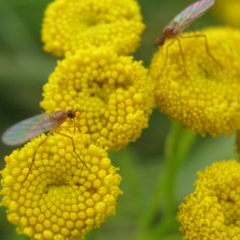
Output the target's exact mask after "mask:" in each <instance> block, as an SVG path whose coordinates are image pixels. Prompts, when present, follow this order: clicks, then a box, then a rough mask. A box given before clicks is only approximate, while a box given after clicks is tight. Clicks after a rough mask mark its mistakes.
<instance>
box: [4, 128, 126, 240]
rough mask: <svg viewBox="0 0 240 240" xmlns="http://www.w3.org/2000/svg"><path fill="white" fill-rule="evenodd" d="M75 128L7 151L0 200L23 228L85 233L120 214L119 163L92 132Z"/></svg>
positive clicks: (57, 234)
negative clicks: (93, 140)
mask: <svg viewBox="0 0 240 240" xmlns="http://www.w3.org/2000/svg"><path fill="white" fill-rule="evenodd" d="M70 132H72V131H71V129H64V128H62V129H61V134H60V133H56V132H54V133H53V135H48V136H47V139H46V136H45V135H41V136H40V137H38V138H35V139H33V140H32V141H31V142H29V143H27V144H26V145H25V146H24V147H23V148H22V149H20V150H15V151H13V153H12V154H11V155H10V156H7V157H5V161H6V167H5V169H4V170H3V171H2V172H1V175H2V180H1V185H2V190H1V195H3V199H2V202H1V205H2V206H5V207H7V209H8V210H7V217H8V220H9V221H10V222H11V223H13V224H15V225H17V226H18V227H17V231H18V233H19V234H24V235H27V236H28V237H30V238H31V239H38V240H50V239H51V240H59V239H62V240H63V239H64V240H67V239H68V240H70V239H71V240H74V239H83V237H84V235H85V234H87V233H88V232H89V231H91V230H92V229H94V228H97V227H99V226H100V224H101V223H102V222H103V221H105V220H106V219H107V217H108V216H110V215H114V214H115V205H116V201H117V198H118V196H119V194H121V191H120V190H119V184H120V181H121V177H120V176H119V175H118V174H117V173H116V172H117V169H116V168H114V167H113V166H112V165H111V161H110V159H109V158H108V155H107V153H106V151H105V150H103V149H101V148H99V147H97V146H95V145H93V144H91V141H90V138H89V137H87V136H86V135H83V134H80V133H78V132H77V131H76V132H75V134H71V133H70ZM63 134H65V135H63ZM44 139H46V140H45V141H44V142H43V140H44ZM73 143H74V144H73ZM35 153H36V154H35ZM34 154H35V157H34ZM33 159H34V162H33V164H32V167H31V169H29V167H30V165H31V163H32V161H33Z"/></svg>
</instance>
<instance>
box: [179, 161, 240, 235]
mask: <svg viewBox="0 0 240 240" xmlns="http://www.w3.org/2000/svg"><path fill="white" fill-rule="evenodd" d="M239 186H240V164H239V163H238V162H236V161H234V160H230V161H224V162H218V163H214V164H213V165H212V166H210V167H208V168H207V169H206V170H205V171H204V172H202V173H198V180H197V182H196V183H195V192H194V193H192V194H191V195H189V196H188V197H186V199H185V201H184V203H182V204H181V205H180V207H179V213H178V217H177V218H178V221H179V222H180V223H181V228H180V230H181V231H182V233H183V234H184V239H185V240H203V239H214V240H215V239H217V240H225V239H231V240H235V239H236V240H237V239H240V188H239Z"/></svg>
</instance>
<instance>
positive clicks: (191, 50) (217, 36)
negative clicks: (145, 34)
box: [150, 28, 240, 136]
mask: <svg viewBox="0 0 240 240" xmlns="http://www.w3.org/2000/svg"><path fill="white" fill-rule="evenodd" d="M195 35H197V36H198V37H197V36H196V37H194V33H191V34H185V35H183V38H181V37H180V38H179V43H180V44H181V48H182V54H181V51H180V49H179V45H178V41H177V40H175V41H174V42H173V44H171V43H172V42H171V40H169V42H167V43H166V45H164V46H163V48H161V49H160V50H159V51H158V52H157V53H156V54H155V56H154V58H153V60H152V63H151V66H150V75H151V76H152V78H153V80H154V81H155V93H156V103H157V106H158V108H159V109H160V110H161V111H162V112H163V113H165V114H167V115H168V116H169V117H170V118H171V119H173V120H177V121H179V122H180V123H181V124H182V125H184V126H185V127H186V128H188V129H190V130H192V131H193V132H196V133H199V134H201V135H203V136H204V135H205V134H206V133H210V134H211V135H212V136H218V135H220V134H226V135H231V134H232V133H233V132H234V131H235V130H237V129H240V48H239V42H240V31H239V30H233V29H230V28H211V29H207V30H205V31H203V32H200V33H195ZM188 36H191V37H189V38H188ZM205 39H206V41H205ZM168 44H169V45H168Z"/></svg>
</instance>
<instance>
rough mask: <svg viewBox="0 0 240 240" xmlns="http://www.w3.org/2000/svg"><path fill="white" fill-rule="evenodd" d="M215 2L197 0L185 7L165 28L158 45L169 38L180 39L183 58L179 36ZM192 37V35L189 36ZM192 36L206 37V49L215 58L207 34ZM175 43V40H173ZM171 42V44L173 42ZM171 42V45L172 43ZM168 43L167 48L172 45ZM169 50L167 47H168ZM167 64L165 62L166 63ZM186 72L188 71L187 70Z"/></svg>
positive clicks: (213, 0) (211, 0)
mask: <svg viewBox="0 0 240 240" xmlns="http://www.w3.org/2000/svg"><path fill="white" fill-rule="evenodd" d="M214 3H215V0H200V1H197V2H195V3H193V4H191V5H190V6H188V7H187V8H185V9H184V10H183V11H182V12H180V13H179V14H178V15H177V16H176V17H175V18H174V19H173V20H172V21H171V22H170V23H169V24H168V25H167V26H166V27H165V28H164V29H163V32H162V34H163V37H162V38H159V39H158V40H157V41H156V44H155V45H156V46H163V45H164V43H165V41H166V40H167V39H173V40H174V39H177V40H178V45H179V49H180V52H181V55H182V59H183V51H182V48H181V44H180V40H179V38H178V37H179V36H180V35H181V33H182V31H183V30H184V29H186V28H187V27H189V26H190V25H191V24H192V23H193V22H194V21H195V20H196V19H198V18H199V17H201V16H202V15H203V14H204V13H206V12H207V11H208V10H209V9H210V8H211V7H212V6H213V5H214ZM189 37H191V36H189ZM192 37H204V38H205V44H206V49H207V53H208V54H209V56H210V57H211V58H212V59H213V61H214V62H216V61H215V60H214V58H213V57H212V56H211V54H210V53H209V51H208V46H207V39H206V36H205V35H194V36H192ZM172 43H173V42H172ZM172 43H171V44H172ZM171 44H170V45H171ZM170 45H168V46H167V48H168V47H169V46H170ZM166 51H167V49H166ZM164 65H165V64H164ZM185 73H186V71H185Z"/></svg>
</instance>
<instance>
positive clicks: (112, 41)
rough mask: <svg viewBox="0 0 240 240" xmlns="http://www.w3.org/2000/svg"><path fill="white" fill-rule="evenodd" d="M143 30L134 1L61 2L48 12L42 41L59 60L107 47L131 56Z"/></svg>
mask: <svg viewBox="0 0 240 240" xmlns="http://www.w3.org/2000/svg"><path fill="white" fill-rule="evenodd" d="M143 29H144V25H143V23H142V16H141V14H140V8H139V6H138V4H137V3H136V2H135V0H103V1H102V0H101V1H96V0H87V1H86V0H81V1H75V0H58V1H54V2H53V3H51V4H50V5H49V6H48V8H47V10H46V13H45V18H44V23H43V29H42V40H43V42H44V50H45V51H46V52H50V53H52V54H54V55H56V56H65V55H66V53H67V52H71V53H74V52H75V51H77V50H79V49H86V48H89V47H92V46H96V47H101V46H106V45H108V46H111V47H113V48H114V50H115V51H116V52H117V53H119V54H130V53H133V52H134V51H135V50H136V48H137V46H138V44H139V42H140V35H141V33H142V31H143Z"/></svg>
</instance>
